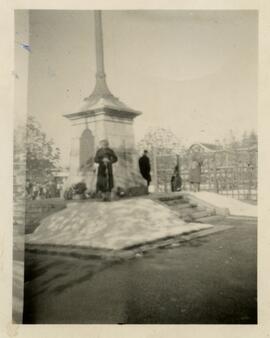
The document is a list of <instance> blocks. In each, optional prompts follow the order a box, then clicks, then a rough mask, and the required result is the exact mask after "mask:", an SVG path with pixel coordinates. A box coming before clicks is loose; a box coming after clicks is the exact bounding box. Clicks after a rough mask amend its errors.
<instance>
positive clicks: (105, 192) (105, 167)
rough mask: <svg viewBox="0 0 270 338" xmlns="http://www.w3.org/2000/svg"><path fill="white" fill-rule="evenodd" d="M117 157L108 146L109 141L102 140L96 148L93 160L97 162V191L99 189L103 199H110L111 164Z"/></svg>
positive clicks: (112, 183) (111, 185)
mask: <svg viewBox="0 0 270 338" xmlns="http://www.w3.org/2000/svg"><path fill="white" fill-rule="evenodd" d="M117 160H118V158H117V156H116V155H115V153H114V151H113V150H112V149H111V148H109V142H108V141H107V140H102V141H101V142H100V149H98V151H97V153H96V156H95V162H96V163H98V164H99V166H98V173H97V192H99V191H101V193H102V196H103V200H104V201H109V200H110V199H111V191H112V188H113V186H114V182H113V168H112V164H113V163H115V162H117Z"/></svg>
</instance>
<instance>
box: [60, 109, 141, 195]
mask: <svg viewBox="0 0 270 338" xmlns="http://www.w3.org/2000/svg"><path fill="white" fill-rule="evenodd" d="M80 115H81V114H80V113H75V114H70V115H68V116H67V117H68V118H69V119H70V120H72V144H71V152H70V174H69V177H68V180H67V182H66V185H67V186H70V185H72V184H75V183H78V182H81V181H84V182H85V183H86V185H87V187H88V189H89V190H91V191H95V185H96V172H97V165H96V164H95V162H94V158H95V153H96V151H97V149H98V146H99V142H100V141H101V140H103V139H107V140H108V141H109V144H110V148H112V149H113V150H114V152H115V154H116V155H117V157H118V161H117V162H116V163H115V164H113V175H114V190H116V189H117V188H120V189H122V190H124V191H128V190H129V189H133V188H136V187H137V188H138V187H140V188H141V189H142V192H144V193H145V192H146V189H147V186H146V182H145V180H144V179H143V178H142V177H141V175H140V171H139V166H138V157H139V155H138V154H137V152H136V151H135V144H134V133H133V118H134V116H133V114H132V113H130V112H128V111H123V110H122V111H115V110H113V109H108V108H106V107H104V108H102V109H99V110H90V111H87V112H84V114H83V116H80Z"/></svg>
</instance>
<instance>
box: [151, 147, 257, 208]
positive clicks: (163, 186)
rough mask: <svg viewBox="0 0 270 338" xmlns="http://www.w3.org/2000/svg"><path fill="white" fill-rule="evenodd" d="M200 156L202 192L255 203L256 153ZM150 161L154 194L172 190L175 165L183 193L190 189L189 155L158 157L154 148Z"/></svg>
mask: <svg viewBox="0 0 270 338" xmlns="http://www.w3.org/2000/svg"><path fill="white" fill-rule="evenodd" d="M201 156H202V159H203V161H202V163H203V164H202V167H201V185H200V189H201V190H202V191H203V190H204V191H212V192H217V193H219V194H222V195H225V196H230V197H233V198H237V199H240V200H254V201H256V200H257V150H252V151H249V150H235V151H218V152H213V153H204V154H201ZM150 158H151V161H152V168H153V170H152V174H153V186H154V188H155V190H156V191H159V192H161V191H163V192H164V191H165V192H166V191H170V190H171V177H172V174H173V170H174V167H175V166H176V165H178V166H179V168H180V176H181V178H182V190H186V191H189V190H190V188H191V187H190V183H189V167H190V162H191V158H192V154H190V153H188V152H186V153H183V154H178V155H176V154H170V153H169V154H157V152H156V151H155V149H153V151H152V152H151V153H150Z"/></svg>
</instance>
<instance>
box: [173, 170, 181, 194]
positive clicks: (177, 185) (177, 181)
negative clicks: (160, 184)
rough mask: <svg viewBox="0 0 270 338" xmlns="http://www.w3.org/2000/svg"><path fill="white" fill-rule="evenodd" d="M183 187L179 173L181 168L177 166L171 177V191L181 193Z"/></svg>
mask: <svg viewBox="0 0 270 338" xmlns="http://www.w3.org/2000/svg"><path fill="white" fill-rule="evenodd" d="M181 187H182V179H181V176H180V173H179V167H178V165H176V166H175V167H174V171H173V174H172V177H171V190H172V192H174V191H180V190H181Z"/></svg>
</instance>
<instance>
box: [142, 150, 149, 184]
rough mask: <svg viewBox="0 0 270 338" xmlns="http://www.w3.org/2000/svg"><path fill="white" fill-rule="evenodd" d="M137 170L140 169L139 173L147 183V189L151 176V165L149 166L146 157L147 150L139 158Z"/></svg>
mask: <svg viewBox="0 0 270 338" xmlns="http://www.w3.org/2000/svg"><path fill="white" fill-rule="evenodd" d="M139 168H140V173H141V175H142V177H143V178H144V179H145V180H146V182H147V188H148V187H149V185H150V182H151V175H150V172H151V165H150V159H149V157H148V151H147V150H144V152H143V155H142V156H141V157H140V158H139Z"/></svg>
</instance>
